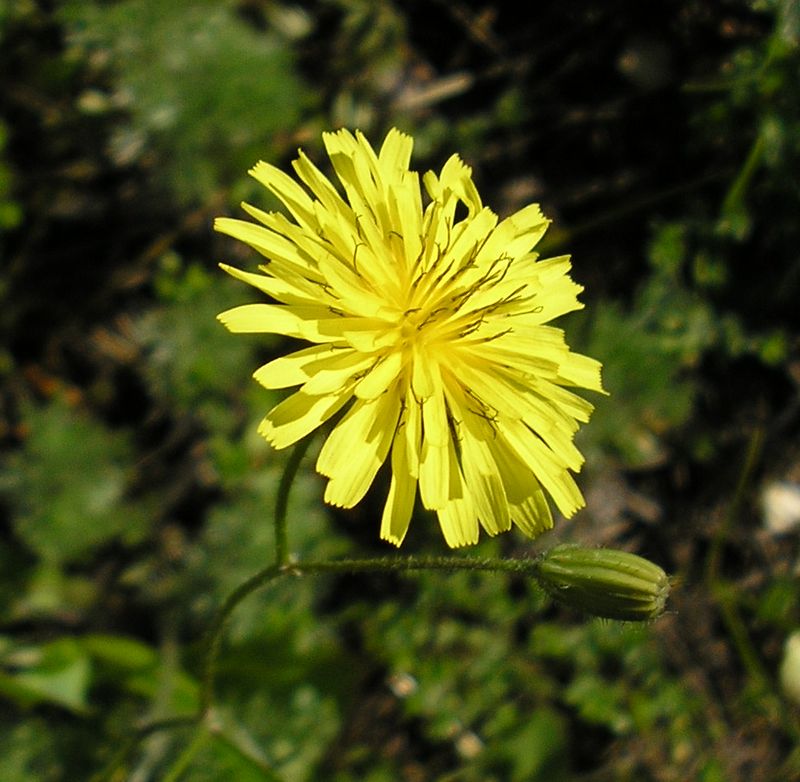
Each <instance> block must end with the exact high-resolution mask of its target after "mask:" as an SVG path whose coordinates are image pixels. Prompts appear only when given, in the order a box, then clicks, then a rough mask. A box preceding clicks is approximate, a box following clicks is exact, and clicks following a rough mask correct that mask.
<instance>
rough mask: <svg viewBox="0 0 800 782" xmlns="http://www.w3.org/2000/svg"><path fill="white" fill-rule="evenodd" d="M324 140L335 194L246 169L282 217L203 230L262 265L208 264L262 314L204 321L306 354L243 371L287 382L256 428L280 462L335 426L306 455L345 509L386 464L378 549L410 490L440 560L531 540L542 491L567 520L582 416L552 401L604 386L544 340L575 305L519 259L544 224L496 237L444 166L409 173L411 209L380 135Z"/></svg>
mask: <svg viewBox="0 0 800 782" xmlns="http://www.w3.org/2000/svg"><path fill="white" fill-rule="evenodd" d="M324 142H325V147H326V149H327V152H328V155H329V156H330V159H331V163H332V164H333V168H334V170H335V172H336V175H337V176H338V178H339V181H340V182H341V187H342V190H343V195H342V194H340V192H339V191H338V190H337V189H336V187H334V185H333V184H331V182H330V180H328V179H327V178H326V177H325V176H324V175H323V174H322V173H321V172H320V171H319V169H318V168H317V167H316V166H315V165H314V164H313V163H312V162H311V161H310V160H309V159H308V157H306V156H305V155H304V154H303V153H302V151H301V152H300V153H299V157H298V158H297V159H296V160H295V161H294V163H293V166H294V170H295V173H296V175H297V178H298V179H299V180H300V182H302V183H303V185H305V188H304V187H302V186H301V185H300V184H298V182H297V181H296V180H295V179H293V178H292V177H290V176H288V175H287V174H285V173H283V172H282V171H280V170H279V169H277V168H275V167H274V166H271V165H268V164H267V163H264V162H260V163H258V164H257V165H256V166H255V167H254V168H253V169H252V170H251V171H250V173H251V174H252V176H253V177H255V179H257V180H258V181H259V182H260V183H261V184H263V185H264V186H265V187H266V188H267V189H268V190H270V191H271V192H272V193H274V194H275V195H276V196H277V197H278V198H279V199H280V201H281V202H282V203H283V205H284V206H285V208H286V210H287V211H288V212H289V214H290V215H291V218H292V219H289V218H288V217H287V216H286V215H284V214H282V213H274V212H269V213H268V212H263V211H261V210H260V209H256V208H255V207H253V206H250V205H249V204H243V208H244V209H245V211H246V212H247V213H248V214H249V215H250V216H251V217H253V218H254V219H255V220H257V221H258V223H260V225H259V224H255V223H252V222H248V221H243V220H234V219H230V218H219V219H218V220H217V221H216V224H215V227H216V229H217V230H218V231H221V232H223V233H226V234H229V235H230V236H232V237H234V238H236V239H239V240H241V241H243V242H245V243H247V244H249V245H250V246H251V247H253V248H254V249H255V250H257V251H258V252H259V253H261V254H262V255H263V256H265V257H266V258H267V259H268V260H267V263H266V264H265V265H263V266H261V267H260V270H261V273H260V274H254V273H249V272H244V271H240V270H238V269H234V268H231V267H230V266H226V265H223V266H222V268H223V269H225V271H227V272H228V273H230V274H231V275H233V276H234V277H236V278H237V279H239V280H243V281H244V282H247V283H249V284H250V285H253V286H254V287H256V288H258V289H259V290H260V291H263V292H264V293H265V294H267V296H269V297H270V298H271V299H272V300H273V301H274V302H275V303H269V304H267V303H261V304H246V305H244V306H241V307H235V308H234V309H231V310H228V311H227V312H223V313H222V314H221V315H220V316H219V318H220V320H221V321H222V322H223V323H224V324H225V326H227V328H228V329H230V331H232V332H246V333H256V332H260V333H274V334H283V335H286V336H289V337H294V338H297V339H300V340H304V341H307V342H310V343H313V344H312V345H311V346H310V347H306V348H304V349H302V350H298V351H297V352H293V353H290V354H289V355H286V356H282V357H280V358H277V359H275V360H274V361H271V362H269V363H268V364H266V365H265V366H262V367H260V368H259V369H258V370H256V372H255V374H254V377H255V379H256V380H257V381H258V382H259V383H261V384H262V385H264V386H265V387H266V388H270V389H276V388H289V387H293V386H299V389H298V390H296V391H295V392H294V393H293V394H292V395H291V396H289V397H288V398H287V399H286V400H285V401H283V402H281V403H280V404H279V405H277V406H276V407H275V408H273V409H272V410H271V411H270V412H269V413H268V414H267V416H266V418H265V419H264V420H263V422H262V423H261V426H260V427H259V431H260V432H261V434H262V435H263V436H264V437H266V439H267V440H268V441H269V442H270V443H271V444H272V445H273V446H274V447H275V448H285V447H287V446H289V445H291V444H292V443H295V442H297V441H298V440H300V439H301V438H303V437H304V436H306V435H307V434H309V433H310V432H312V431H313V430H314V429H316V428H317V427H319V426H320V425H321V424H323V423H324V422H325V421H327V420H329V419H330V418H331V417H333V416H334V415H335V414H336V413H337V412H339V411H343V415H342V416H341V418H340V419H339V420H338V422H337V423H336V425H335V426H334V427H333V430H332V431H331V433H330V434H329V435H328V437H327V439H326V440H325V443H324V445H323V446H322V449H321V451H320V454H319V457H318V459H317V470H318V471H319V472H320V473H321V474H322V475H324V476H326V477H327V478H328V479H329V481H328V484H327V487H326V490H325V500H326V501H327V502H328V503H330V504H332V505H336V506H340V507H346V508H349V507H352V506H354V505H355V504H356V503H358V502H359V500H361V499H362V497H363V496H364V494H365V493H366V492H367V490H368V488H369V487H370V485H371V484H372V481H373V479H374V478H375V475H376V473H377V472H378V469H379V468H380V467H381V465H382V464H383V463H384V462H385V461H386V460H387V458H389V460H390V462H391V473H392V475H391V484H390V488H389V495H388V498H387V500H386V505H385V507H384V510H383V517H382V519H381V529H380V534H381V537H382V538H383V539H385V540H388V541H391V542H392V543H394V544H395V545H400V543H401V542H402V541H403V538H404V537H405V534H406V531H407V530H408V525H409V521H410V519H411V515H412V511H413V508H414V504H415V501H416V495H417V489H419V496H420V499H421V502H422V505H423V506H424V507H425V508H428V509H430V510H435V511H436V513H437V515H438V517H439V524H440V525H441V529H442V532H443V534H444V537H445V539H446V541H447V543H448V544H449V545H450V546H463V545H467V544H472V543H476V542H477V540H478V534H479V529H480V527H481V526H482V527H483V528H484V529H485V530H486V531H487V532H488V533H489V534H490V535H495V534H497V533H498V532H503V531H505V530H508V529H510V527H511V524H512V522H513V523H514V524H516V525H517V526H518V527H519V528H520V529H521V530H522V531H523V532H524V533H526V534H527V535H530V536H535V535H537V534H539V533H540V532H542V531H544V530H546V529H549V528H550V527H551V526H552V524H553V520H552V516H551V513H550V508H549V505H548V501H547V499H546V496H545V491H546V492H547V493H548V494H549V495H550V496H551V497H552V499H553V500H554V501H555V504H556V505H557V506H558V508H559V510H560V511H561V512H562V513H563V514H564V515H565V516H571V515H572V514H573V513H574V512H575V511H576V510H577V509H578V508H580V507H582V506H583V504H584V500H583V497H582V496H581V493H580V491H579V490H578V487H577V486H576V484H575V481H574V480H573V478H572V475H571V474H570V470H571V471H577V470H579V469H580V467H581V464H582V463H583V457H582V456H581V454H580V452H579V451H578V449H577V448H576V447H575V445H574V443H573V436H574V434H575V432H576V430H577V429H578V422H580V421H586V420H588V417H589V414H590V412H591V411H592V405H591V404H589V403H588V402H586V401H585V400H584V399H582V398H581V397H579V396H577V395H576V394H574V393H573V392H572V391H570V390H567V388H568V387H575V386H577V387H583V388H588V389H592V390H595V391H602V387H601V382H600V364H599V363H598V362H597V361H594V360H593V359H590V358H587V357H586V356H582V355H579V354H576V353H572V352H571V351H570V349H569V347H568V346H567V344H566V343H565V341H564V334H563V332H562V331H561V330H560V329H557V328H554V327H552V326H548V325H545V324H547V323H548V322H549V321H551V320H553V318H556V317H558V316H559V315H563V314H564V313H566V312H570V311H571V310H576V309H580V308H581V307H582V306H583V305H582V304H580V303H579V302H578V300H577V294H578V293H580V291H581V290H582V288H581V287H580V286H579V285H577V284H576V283H574V282H573V281H572V280H571V279H570V277H569V275H568V272H569V269H570V262H569V258H568V257H567V256H562V257H559V258H550V259H548V260H537V255H536V254H535V253H533V252H531V248H532V247H533V246H534V245H535V244H536V242H537V241H538V240H539V239H540V238H541V237H542V235H543V234H544V232H545V230H546V229H547V226H548V223H549V221H548V220H546V219H545V218H544V217H543V216H542V213H541V211H540V210H539V207H538V206H537V205H531V206H527V207H525V208H524V209H521V210H520V211H519V212H517V213H516V214H513V215H512V216H511V217H508V218H506V219H505V220H501V221H498V217H497V215H496V214H495V213H494V212H492V211H491V210H490V209H488V208H486V207H484V206H483V204H482V203H481V199H480V196H479V195H478V192H477V190H476V188H475V184H474V183H473V181H472V171H471V169H470V168H469V167H468V166H466V165H465V164H464V163H463V162H462V161H461V159H460V158H459V157H458V156H457V155H453V156H452V157H451V158H450V159H449V160H448V161H447V163H445V165H444V167H443V168H442V171H441V173H440V174H439V175H438V176H437V175H436V174H434V173H433V172H432V171H430V172H428V173H427V174H425V176H424V177H423V179H422V181H423V183H424V186H425V190H426V191H427V194H428V196H429V201H428V203H427V205H425V206H424V205H423V198H422V193H421V189H420V180H419V175H418V174H417V172H415V171H411V170H409V161H410V158H411V148H412V146H413V140H412V139H411V138H410V137H409V136H407V135H405V134H403V133H401V132H399V131H398V130H391V131H390V132H389V133H388V135H387V136H386V140H385V141H384V143H383V145H382V147H381V149H380V152H379V153H377V154H376V153H375V151H374V150H373V149H372V147H371V146H370V144H369V142H368V141H367V140H366V138H365V137H364V136H363V135H362V134H361V133H360V132H356V134H355V135H353V134H352V133H350V132H349V131H347V130H340V131H338V132H336V133H326V134H324Z"/></svg>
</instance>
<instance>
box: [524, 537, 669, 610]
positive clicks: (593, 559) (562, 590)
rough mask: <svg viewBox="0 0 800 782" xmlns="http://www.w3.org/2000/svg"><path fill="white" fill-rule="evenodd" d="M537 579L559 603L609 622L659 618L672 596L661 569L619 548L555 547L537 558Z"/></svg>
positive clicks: (665, 575) (667, 580)
mask: <svg viewBox="0 0 800 782" xmlns="http://www.w3.org/2000/svg"><path fill="white" fill-rule="evenodd" d="M536 575H537V578H538V580H539V583H540V584H541V586H542V587H543V588H544V589H545V591H546V592H548V594H550V596H551V597H553V598H554V599H556V600H558V601H560V602H561V603H565V604H566V605H568V606H571V607H572V608H577V609H580V610H582V611H586V612H587V613H589V614H594V615H595V616H601V617H605V618H606V619H627V620H629V621H634V622H635V621H643V620H645V621H646V620H649V619H655V618H656V617H657V616H659V615H660V614H661V613H663V611H664V606H665V605H666V602H667V596H668V595H669V579H668V578H667V574H666V573H665V572H664V571H663V570H662V569H661V568H660V567H659V566H658V565H655V564H653V563H652V562H650V561H649V560H647V559H644V558H643V557H640V556H638V555H636V554H630V553H628V552H627V551H617V550H614V549H603V548H598V549H588V548H580V547H579V546H573V545H568V544H567V545H561V546H555V547H554V548H552V549H550V551H547V552H545V553H544V554H543V555H542V556H541V558H540V559H538V560H537V567H536Z"/></svg>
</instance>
